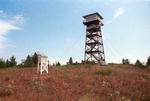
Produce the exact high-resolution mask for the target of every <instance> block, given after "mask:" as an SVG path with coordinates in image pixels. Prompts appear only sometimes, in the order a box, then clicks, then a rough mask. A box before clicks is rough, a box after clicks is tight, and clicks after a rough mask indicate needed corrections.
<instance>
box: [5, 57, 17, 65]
mask: <svg viewBox="0 0 150 101" xmlns="http://www.w3.org/2000/svg"><path fill="white" fill-rule="evenodd" d="M7 62H8V64H7V65H8V66H10V67H14V66H16V64H17V61H16V58H15V57H14V56H12V57H10V62H9V61H7Z"/></svg>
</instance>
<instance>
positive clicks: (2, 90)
mask: <svg viewBox="0 0 150 101" xmlns="http://www.w3.org/2000/svg"><path fill="white" fill-rule="evenodd" d="M15 92H16V88H15V87H14V86H12V85H10V84H9V85H6V86H0V97H5V96H10V95H13V94H14V93H15Z"/></svg>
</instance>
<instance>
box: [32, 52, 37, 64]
mask: <svg viewBox="0 0 150 101" xmlns="http://www.w3.org/2000/svg"><path fill="white" fill-rule="evenodd" d="M32 61H33V63H34V65H35V66H36V65H37V64H38V55H37V53H36V52H35V53H34V55H33V56H32Z"/></svg>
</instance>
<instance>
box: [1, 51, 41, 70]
mask: <svg viewBox="0 0 150 101" xmlns="http://www.w3.org/2000/svg"><path fill="white" fill-rule="evenodd" d="M37 63H38V55H37V53H36V52H35V53H34V54H33V55H28V56H27V57H26V59H23V60H22V61H21V63H19V64H17V61H16V57H15V56H12V57H10V59H7V60H6V61H5V60H4V59H2V58H0V68H5V67H17V66H18V67H34V66H36V65H37Z"/></svg>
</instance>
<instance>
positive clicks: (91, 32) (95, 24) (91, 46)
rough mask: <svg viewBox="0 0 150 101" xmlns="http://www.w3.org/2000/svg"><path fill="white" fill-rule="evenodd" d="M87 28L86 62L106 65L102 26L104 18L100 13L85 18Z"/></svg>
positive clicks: (84, 22)
mask: <svg viewBox="0 0 150 101" xmlns="http://www.w3.org/2000/svg"><path fill="white" fill-rule="evenodd" d="M83 18H84V21H83V24H84V25H85V26H86V40H85V56H84V60H85V61H89V62H94V63H99V64H100V65H105V64H106V63H105V54H104V47H103V40H102V32H101V26H103V25H104V24H103V23H102V19H103V17H102V16H101V15H100V14H99V13H93V14H89V15H85V16H83Z"/></svg>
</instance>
